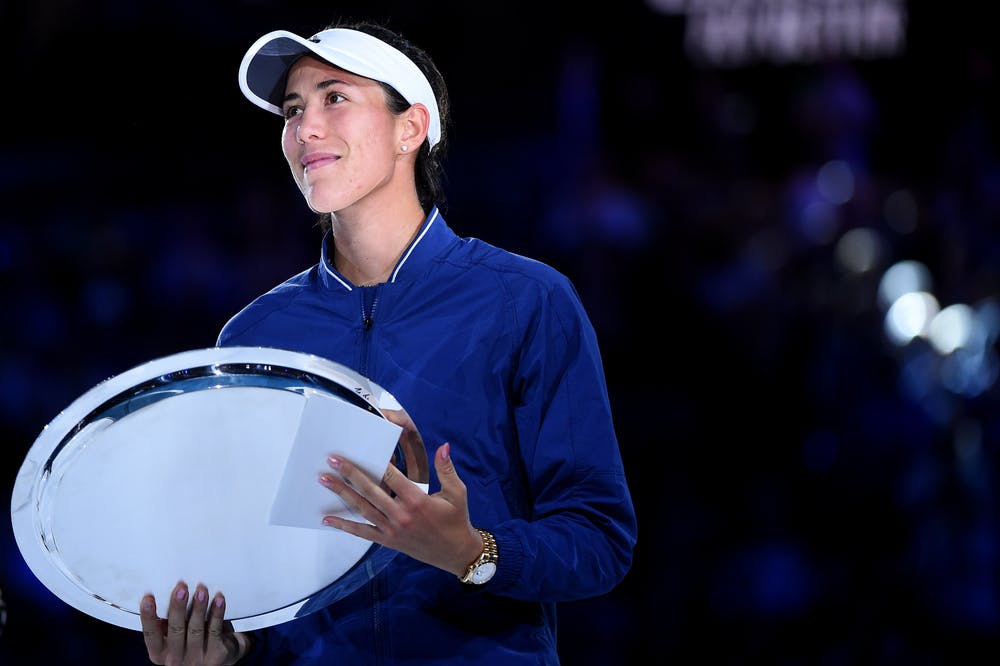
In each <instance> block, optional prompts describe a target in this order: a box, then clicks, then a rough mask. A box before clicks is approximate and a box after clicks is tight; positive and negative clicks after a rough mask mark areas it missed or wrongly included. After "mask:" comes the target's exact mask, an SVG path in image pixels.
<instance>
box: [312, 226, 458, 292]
mask: <svg viewBox="0 0 1000 666" xmlns="http://www.w3.org/2000/svg"><path fill="white" fill-rule="evenodd" d="M453 236H454V234H452V233H451V230H450V229H449V228H448V226H447V224H446V223H445V221H444V218H443V217H442V216H441V213H440V212H439V211H438V208H437V206H434V207H433V208H432V209H431V212H430V213H429V214H428V215H427V217H426V218H424V222H423V224H422V225H420V231H418V232H417V235H416V237H415V238H414V239H413V241H411V242H410V244H409V245H408V246H407V247H406V249H405V250H404V251H403V254H402V255H401V256H400V257H399V261H398V262H396V266H395V268H393V269H392V273H391V274H390V275H389V279H388V280H387V282H389V283H393V282H396V281H397V280H399V279H400V276H404V277H408V276H416V275H418V274H420V273H422V269H423V267H425V266H426V265H427V264H428V263H429V262H430V261H431V259H432V258H433V257H434V256H436V255H437V253H438V252H439V250H440V249H441V248H442V247H444V245H445V244H447V242H448V240H449V239H450V238H452V237H453ZM332 257H333V232H331V231H327V232H326V235H324V236H323V243H322V247H321V249H320V261H319V268H320V270H319V274H320V279H321V280H322V282H323V286H324V287H326V288H328V289H341V290H344V291H353V290H354V289H355V286H354V285H352V284H351V283H350V282H349V281H348V279H347V278H345V277H344V276H343V275H342V274H341V273H340V272H339V271H338V270H337V269H336V268H334V267H333V259H332Z"/></svg>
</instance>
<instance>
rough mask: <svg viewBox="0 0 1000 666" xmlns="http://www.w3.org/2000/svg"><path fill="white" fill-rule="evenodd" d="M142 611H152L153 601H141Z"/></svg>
mask: <svg viewBox="0 0 1000 666" xmlns="http://www.w3.org/2000/svg"><path fill="white" fill-rule="evenodd" d="M142 610H144V611H151V610H153V600H152V599H148V598H147V599H143V600H142Z"/></svg>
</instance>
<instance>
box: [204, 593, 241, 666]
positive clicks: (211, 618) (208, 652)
mask: <svg viewBox="0 0 1000 666" xmlns="http://www.w3.org/2000/svg"><path fill="white" fill-rule="evenodd" d="M225 616H226V598H225V597H224V596H223V595H222V592H216V593H215V597H214V598H213V599H212V605H211V606H209V609H208V632H207V634H206V638H205V656H206V657H207V658H208V660H209V661H210V662H211V663H223V662H232V661H233V660H235V659H236V657H238V656H239V654H236V653H237V652H238V647H237V645H236V643H235V641H234V640H228V641H227V638H228V639H231V638H232V636H231V635H232V631H231V630H230V629H229V628H227V626H226V625H227V623H226V622H225V620H224V619H223V618H225Z"/></svg>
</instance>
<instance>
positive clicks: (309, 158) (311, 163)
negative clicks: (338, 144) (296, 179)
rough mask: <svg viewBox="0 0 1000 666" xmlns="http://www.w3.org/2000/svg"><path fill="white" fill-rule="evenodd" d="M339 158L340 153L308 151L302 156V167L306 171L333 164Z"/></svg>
mask: <svg viewBox="0 0 1000 666" xmlns="http://www.w3.org/2000/svg"><path fill="white" fill-rule="evenodd" d="M339 159H340V155H336V154H334V153H309V154H308V155H303V156H302V168H303V169H305V170H306V171H313V170H315V169H320V168H322V167H325V166H327V165H328V164H333V163H334V162H336V161H337V160H339Z"/></svg>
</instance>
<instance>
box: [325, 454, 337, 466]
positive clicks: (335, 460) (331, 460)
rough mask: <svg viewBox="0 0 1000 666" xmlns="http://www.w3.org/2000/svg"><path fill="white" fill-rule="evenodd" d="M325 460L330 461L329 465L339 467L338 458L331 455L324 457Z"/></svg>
mask: <svg viewBox="0 0 1000 666" xmlns="http://www.w3.org/2000/svg"><path fill="white" fill-rule="evenodd" d="M326 461H327V462H328V463H330V467H332V468H334V469H340V458H335V457H333V456H330V457H329V458H327V459H326Z"/></svg>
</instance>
